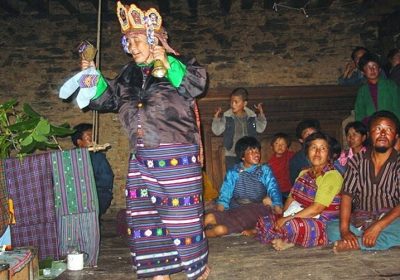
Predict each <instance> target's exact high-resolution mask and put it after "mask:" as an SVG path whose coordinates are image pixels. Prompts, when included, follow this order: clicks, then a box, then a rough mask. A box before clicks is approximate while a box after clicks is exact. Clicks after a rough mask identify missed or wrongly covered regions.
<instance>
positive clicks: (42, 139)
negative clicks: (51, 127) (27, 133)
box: [21, 133, 47, 145]
mask: <svg viewBox="0 0 400 280" xmlns="http://www.w3.org/2000/svg"><path fill="white" fill-rule="evenodd" d="M32 137H33V139H35V141H36V142H46V141H47V137H46V136H43V135H41V134H37V133H32ZM21 145H22V144H21Z"/></svg>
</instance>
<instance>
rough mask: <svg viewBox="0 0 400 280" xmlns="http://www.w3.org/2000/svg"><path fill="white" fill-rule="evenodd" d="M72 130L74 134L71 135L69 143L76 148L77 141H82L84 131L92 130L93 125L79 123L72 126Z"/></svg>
mask: <svg viewBox="0 0 400 280" xmlns="http://www.w3.org/2000/svg"><path fill="white" fill-rule="evenodd" d="M73 129H74V130H75V132H74V133H73V134H72V135H71V141H72V143H73V144H74V145H75V147H78V146H79V145H78V140H82V136H83V133H84V132H85V131H88V130H92V129H93V125H92V124H90V123H80V124H77V125H76V126H74V127H73Z"/></svg>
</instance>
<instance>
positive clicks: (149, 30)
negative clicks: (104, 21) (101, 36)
mask: <svg viewBox="0 0 400 280" xmlns="http://www.w3.org/2000/svg"><path fill="white" fill-rule="evenodd" d="M117 16H118V20H119V23H120V25H121V32H122V33H124V34H125V36H130V35H133V34H138V33H139V34H144V35H146V36H147V41H148V42H149V44H151V45H152V44H154V42H155V39H154V38H157V39H159V40H160V42H161V44H162V45H163V46H164V48H165V49H166V50H167V52H170V53H173V54H176V55H178V53H177V52H176V51H175V50H173V49H172V48H171V47H170V46H169V45H168V43H167V33H166V32H165V29H164V28H163V27H162V17H161V15H160V14H159V13H158V11H157V10H156V9H154V8H150V9H148V10H147V11H142V10H141V9H139V8H138V7H137V6H136V5H135V4H131V5H130V6H125V5H123V4H122V3H121V2H120V1H118V2H117Z"/></svg>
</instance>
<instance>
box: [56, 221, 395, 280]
mask: <svg viewBox="0 0 400 280" xmlns="http://www.w3.org/2000/svg"><path fill="white" fill-rule="evenodd" d="M209 248H210V250H209V251H210V256H209V265H210V267H211V273H210V277H209V279H210V280H213V279H218V280H228V279H229V280H231V279H285V280H286V279H290V280H294V279H296V280H301V279H318V280H320V279H321V280H328V279H335V280H336V279H400V248H394V249H391V250H388V251H382V252H381V251H380V252H361V251H353V252H346V253H341V254H334V253H333V252H332V249H331V248H330V247H328V248H313V249H304V248H298V247H294V248H290V249H288V250H286V251H281V252H277V251H275V250H273V249H272V248H271V247H270V246H265V245H260V243H258V242H257V241H255V240H254V239H252V238H250V237H244V236H229V237H223V238H216V239H210V240H209ZM57 279H60V280H91V279H93V280H106V279H107V280H128V279H130V280H131V279H137V278H136V275H135V273H134V271H133V270H132V268H131V264H130V253H129V250H128V247H127V246H126V243H125V240H124V239H123V238H121V237H119V236H118V235H117V234H116V225H115V222H114V219H113V218H112V217H107V220H105V221H104V223H103V226H102V240H101V247H100V256H99V261H98V266H97V267H95V268H85V269H84V270H82V271H78V272H75V271H74V272H73V271H68V270H67V271H65V272H64V273H63V274H61V275H60V276H59V277H58V278H57ZM171 279H173V280H175V279H176V280H180V279H186V276H185V274H183V273H179V274H176V275H172V277H171Z"/></svg>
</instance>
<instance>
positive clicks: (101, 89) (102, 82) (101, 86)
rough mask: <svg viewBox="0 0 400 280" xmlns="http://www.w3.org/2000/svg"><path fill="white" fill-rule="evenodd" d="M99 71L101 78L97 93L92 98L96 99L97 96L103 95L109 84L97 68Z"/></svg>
mask: <svg viewBox="0 0 400 280" xmlns="http://www.w3.org/2000/svg"><path fill="white" fill-rule="evenodd" d="M97 72H98V73H99V80H98V82H97V88H96V94H95V95H94V96H93V98H92V100H96V99H97V98H99V97H100V96H102V95H103V93H104V92H105V91H106V89H107V87H108V84H107V82H106V80H105V79H104V77H103V75H102V74H101V72H100V71H99V70H97Z"/></svg>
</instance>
